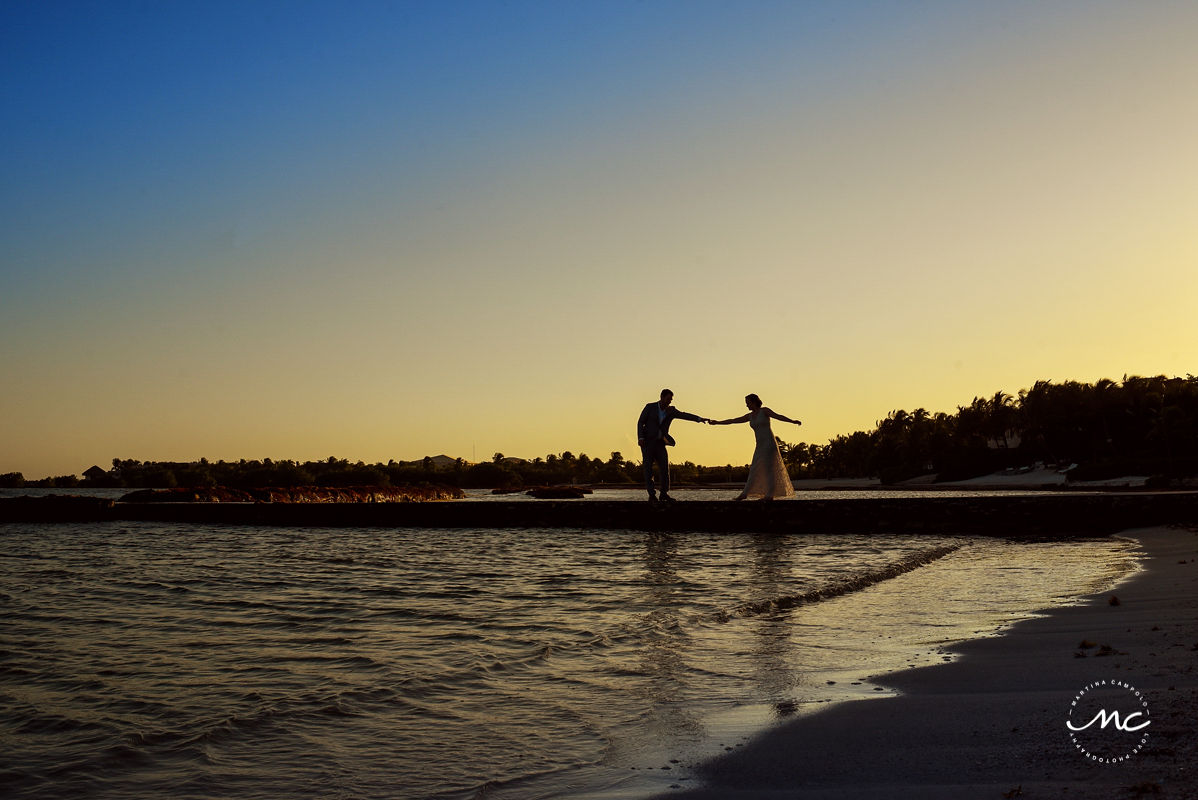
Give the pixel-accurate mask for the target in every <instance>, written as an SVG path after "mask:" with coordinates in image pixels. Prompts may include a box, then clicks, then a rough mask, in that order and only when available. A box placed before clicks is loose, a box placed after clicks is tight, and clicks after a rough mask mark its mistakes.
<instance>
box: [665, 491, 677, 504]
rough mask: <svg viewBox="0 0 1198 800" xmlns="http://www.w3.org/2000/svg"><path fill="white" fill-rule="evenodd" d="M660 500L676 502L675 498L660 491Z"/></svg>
mask: <svg viewBox="0 0 1198 800" xmlns="http://www.w3.org/2000/svg"><path fill="white" fill-rule="evenodd" d="M661 502H663V503H677V502H678V501H677V500H675V499H674V498H672V497H670V496H669V495H668V494H666V493H665V492H662V493H661Z"/></svg>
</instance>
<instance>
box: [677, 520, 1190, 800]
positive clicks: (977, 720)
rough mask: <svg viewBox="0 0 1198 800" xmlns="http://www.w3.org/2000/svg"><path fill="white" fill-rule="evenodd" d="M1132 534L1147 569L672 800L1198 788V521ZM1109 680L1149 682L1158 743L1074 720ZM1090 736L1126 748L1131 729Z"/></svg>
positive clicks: (902, 682) (705, 771)
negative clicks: (1087, 750)
mask: <svg viewBox="0 0 1198 800" xmlns="http://www.w3.org/2000/svg"><path fill="white" fill-rule="evenodd" d="M1124 535H1126V536H1129V537H1133V538H1135V539H1137V540H1139V541H1140V542H1141V544H1142V546H1143V548H1144V551H1145V557H1144V565H1145V569H1144V570H1143V571H1141V572H1138V573H1136V574H1135V575H1133V576H1131V577H1130V578H1129V579H1128V580H1127V581H1126V582H1124V583H1123V584H1122V585H1120V586H1119V587H1117V588H1116V589H1114V590H1112V591H1111V592H1107V593H1104V594H1101V595H1094V596H1092V597H1089V598H1086V600H1085V602H1084V603H1083V604H1082V605H1079V606H1071V607H1067V608H1060V609H1055V610H1053V611H1051V612H1050V613H1049V614H1048V616H1045V617H1039V618H1036V619H1031V620H1026V621H1024V622H1021V623H1019V624H1017V625H1015V626H1014V627H1013V628H1011V629H1010V630H1009V631H1008V632H1007V633H1006V634H1005V635H1003V636H1000V637H996V638H991V639H982V640H975V641H970V642H966V643H963V644H960V645H958V646H955V647H952V648H950V650H952V651H953V652H955V653H958V654H960V658H959V659H958V660H956V661H953V662H951V663H946V664H942V665H936V666H931V667H923V668H919V669H913V670H908V671H905V672H899V673H894V674H891V675H887V676H884V677H880V678H878V679H876V680H877V682H878V683H880V684H882V685H885V686H889V687H893V688H896V689H898V690H899V691H900V692H901V694H899V695H898V696H894V697H883V698H876V699H869V700H861V701H854V702H849V703H844V704H840V705H837V706H834V707H832V708H829V709H827V710H825V711H822V712H818V713H816V714H813V715H811V716H809V717H804V718H802V719H798V720H795V721H793V722H791V723H788V724H786V725H783V726H781V727H779V728H775V729H773V730H771V731H769V732H768V733H766V734H764V735H762V736H761V737H759V738H757V739H755V740H754V741H752V742H750V743H748V744H746V745H745V746H744V747H743V748H740V749H738V750H736V751H734V752H732V753H729V754H727V755H726V756H723V757H720V758H718V759H715V760H713V761H711V762H708V763H706V764H703V765H700V766H699V767H698V768H697V770H696V773H697V778H698V779H700V780H702V781H703V782H704V783H703V785H702V787H700V788H696V789H683V790H674V791H671V792H668V793H666V794H663V795H661V797H670V798H679V799H680V798H685V800H699V798H705V799H706V798H712V799H713V800H714V798H726V799H727V800H736V799H738V798H745V799H747V798H761V799H762V800H765V799H766V798H769V799H770V800H773V798H866V799H872V798H886V799H887V800H894V799H895V798H953V799H954V800H956V799H957V798H995V799H996V800H998V798H1004V797H1006V798H1096V799H1097V798H1102V800H1107V799H1108V798H1122V797H1127V798H1133V797H1154V798H1156V797H1159V798H1198V671H1195V666H1196V665H1198V532H1195V531H1194V530H1187V529H1181V528H1147V529H1141V530H1134V531H1128V532H1126V533H1125V534H1124ZM1112 596H1115V597H1117V599H1118V604H1112V603H1111V597H1112ZM1083 645H1084V646H1083ZM1104 646H1106V647H1105V648H1104ZM1079 653H1080V654H1084V657H1081V656H1079V655H1078V654H1079ZM1102 680H1106V681H1116V680H1117V681H1120V682H1121V683H1126V684H1128V685H1131V686H1134V688H1135V689H1137V690H1139V691H1141V692H1142V693H1143V697H1144V699H1145V700H1146V702H1147V703H1148V709H1149V713H1150V719H1151V725H1150V726H1149V727H1147V728H1145V731H1147V732H1149V733H1150V737H1149V739H1148V743H1147V744H1146V745H1145V746H1144V747H1143V749H1142V750H1141V751H1139V752H1137V753H1135V754H1134V755H1131V757H1129V758H1127V759H1126V760H1124V761H1121V762H1118V763H1097V762H1095V761H1093V760H1091V759H1089V758H1087V757H1086V756H1085V755H1083V754H1082V753H1081V752H1079V750H1078V749H1077V748H1076V747H1075V745H1074V743H1073V742H1072V741H1071V740H1070V733H1069V731H1068V730H1067V729H1066V726H1065V723H1066V720H1067V718H1068V716H1067V715H1068V714H1069V712H1070V704H1071V702H1072V701H1073V700H1074V699H1075V698H1076V697H1077V696H1078V693H1079V691H1080V690H1082V689H1083V688H1084V687H1086V686H1087V685H1090V684H1093V683H1095V682H1096V681H1102ZM1095 691H1096V692H1098V691H1104V692H1105V691H1114V692H1116V693H1117V694H1118V693H1122V692H1124V691H1126V690H1124V689H1121V688H1120V689H1110V690H1108V689H1105V688H1104V689H1102V690H1095ZM1092 696H1093V695H1092ZM1098 696H1102V695H1098ZM1137 721H1138V720H1137ZM1083 735H1084V736H1092V738H1091V739H1090V740H1089V742H1090V743H1091V744H1092V743H1094V742H1099V743H1100V747H1106V746H1107V744H1108V743H1109V746H1110V747H1111V748H1115V750H1112V751H1111V752H1115V751H1117V750H1119V749H1120V748H1123V747H1125V746H1126V745H1124V744H1122V743H1120V740H1119V739H1118V738H1117V737H1119V736H1123V737H1124V739H1125V740H1126V737H1128V736H1129V735H1130V734H1128V733H1123V732H1117V731H1115V730H1114V728H1113V727H1112V728H1109V729H1105V730H1100V729H1099V728H1098V727H1097V726H1094V727H1093V729H1092V730H1090V731H1088V732H1086V733H1084V734H1078V736H1083ZM1103 737H1108V738H1106V739H1104V738H1103Z"/></svg>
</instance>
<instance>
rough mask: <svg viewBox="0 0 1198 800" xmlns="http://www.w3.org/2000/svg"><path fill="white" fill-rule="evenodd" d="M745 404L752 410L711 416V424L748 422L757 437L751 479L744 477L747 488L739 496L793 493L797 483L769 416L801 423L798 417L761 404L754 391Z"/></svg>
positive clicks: (741, 497)
mask: <svg viewBox="0 0 1198 800" xmlns="http://www.w3.org/2000/svg"><path fill="white" fill-rule="evenodd" d="M745 406H746V407H747V408H748V409H749V413H748V414H745V415H744V416H743V417H736V418H735V419H721V420H712V421H711V424H712V425H735V424H736V423H738V422H747V423H749V427H750V428H752V429H753V435H754V436H755V437H756V438H757V447H756V448H755V449H754V450H753V463H752V464H750V465H749V479H748V480H747V481H745V490H744V491H743V492H741V493H740V495H739V496H738V497H737V498H736V499H737V500H744V499H746V498H749V497H760V498H761V499H762V500H773V499H774V498H776V497H793V496H794V493H795V489H794V486H793V485H792V484H791V482H790V476H789V475H787V474H786V465H785V464H783V463H782V453H781V452H780V451H779V450H778V442H777V441H776V440H775V439H774V432H773V431H772V430H771V429H770V418H771V417H772V418H774V419H776V420H780V421H781V422H791V423H794V424H795V425H802V424H803V423H801V422H799V421H798V420H797V419H791V418H790V417H784V416H782V415H781V414H776V413H774V412H773V411H771V410H770V409H768V408H766V407H765V406H763V405H762V404H761V398H760V397H758V396H757V395H755V394H750V395H746V396H745Z"/></svg>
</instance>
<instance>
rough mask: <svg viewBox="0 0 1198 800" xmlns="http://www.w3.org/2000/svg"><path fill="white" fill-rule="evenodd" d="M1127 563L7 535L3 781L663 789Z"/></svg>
mask: <svg viewBox="0 0 1198 800" xmlns="http://www.w3.org/2000/svg"><path fill="white" fill-rule="evenodd" d="M952 548H956V549H952ZM1133 551H1134V548H1133V547H1132V546H1131V545H1130V544H1128V543H1126V542H1122V541H1119V540H1113V539H1112V540H1103V541H1097V542H1070V543H1051V544H1015V543H1010V542H1000V541H993V540H970V539H964V538H954V537H912V536H801V535H751V534H707V533H645V532H632V531H562V530H516V529H512V530H487V531H432V530H372V529H360V530H356V529H350V530H346V529H336V530H328V529H284V528H269V529H252V528H242V527H220V526H186V525H162V524H150V523H111V524H104V525H87V526H76V525H50V526H36V525H7V526H0V611H2V612H3V614H2V615H0V641H2V642H3V647H2V648H0V772H3V774H4V779H5V784H6V791H7V792H9V794H10V795H11V796H14V797H30V798H32V797H45V796H66V795H72V796H78V797H80V798H88V797H122V798H125V797H128V798H151V797H153V798H157V797H163V796H180V795H186V796H189V797H196V798H204V797H239V798H258V797H261V798H275V797H280V796H285V797H314V798H315V797H329V796H338V795H340V796H352V797H355V798H372V797H378V798H395V797H413V798H417V797H437V798H472V797H475V796H476V795H477V794H478V793H479V792H480V791H483V790H484V789H485V792H486V796H487V797H493V798H517V797H520V798H522V797H529V796H538V797H588V796H591V797H598V796H610V795H611V793H612V792H615V793H623V794H625V795H626V796H641V795H647V794H649V793H651V792H652V791H654V790H657V789H661V788H664V787H665V786H668V785H671V784H674V783H680V784H685V782H686V780H687V774H686V766H687V764H688V763H691V762H693V761H694V760H695V759H698V758H702V757H705V756H708V755H711V754H713V753H715V752H718V751H719V750H720V749H721V748H722V747H727V746H733V745H735V743H736V742H737V741H739V740H740V739H741V738H742V737H744V736H747V735H749V734H750V733H751V732H752V731H753V730H755V729H756V727H757V726H760V725H763V724H767V723H768V722H770V721H771V720H773V719H776V718H777V717H778V716H779V715H784V714H790V713H804V712H805V711H807V710H809V709H812V708H815V707H818V706H819V705H820V704H822V703H826V702H829V701H833V700H842V699H846V698H852V697H859V696H863V695H869V694H870V693H871V692H872V691H873V689H874V687H873V686H872V685H870V684H869V683H868V682H867V681H865V680H863V679H865V678H867V677H868V676H869V675H872V674H875V673H877V672H880V671H883V670H892V669H896V668H901V667H903V666H906V665H907V664H912V663H930V662H933V661H936V660H939V659H940V658H941V655H940V653H939V650H940V648H941V647H942V646H943V645H944V644H945V643H946V642H949V641H953V640H956V639H960V638H965V637H968V636H973V635H977V633H978V632H982V633H990V632H992V631H993V630H995V629H996V628H998V627H1000V626H1001V625H1004V624H1008V623H1009V622H1010V621H1011V620H1013V619H1015V618H1018V617H1019V616H1021V615H1023V614H1026V613H1028V612H1029V611H1031V610H1032V609H1034V608H1037V607H1041V606H1045V605H1049V604H1052V603H1056V602H1061V601H1062V600H1064V599H1066V598H1068V597H1070V596H1073V595H1075V594H1078V593H1082V592H1089V591H1095V590H1098V589H1100V588H1102V587H1103V586H1104V585H1105V584H1106V583H1108V582H1110V581H1112V580H1114V579H1115V578H1116V577H1117V576H1118V575H1119V574H1121V572H1123V571H1126V570H1127V569H1129V568H1130V565H1131V564H1132V563H1133V560H1132V556H1133ZM946 552H947V553H948V554H947V555H944V553H946ZM927 553H933V554H934V555H935V556H937V557H938V558H937V559H936V560H934V561H932V562H931V563H930V564H929V565H928V566H923V567H920V568H918V569H911V570H910V571H907V572H905V573H903V574H900V575H898V576H897V577H893V578H890V579H888V580H883V581H881V582H877V583H873V584H872V585H869V586H868V587H865V588H860V589H859V590H856V591H850V592H847V593H842V594H838V595H837V596H834V597H830V598H828V599H822V600H818V601H816V600H814V597H815V594H816V592H817V590H820V589H821V587H842V588H843V587H844V586H845V585H846V581H849V582H850V583H851V579H853V578H854V577H860V576H869V575H880V574H883V573H886V572H887V570H890V568H892V567H893V566H894V565H896V564H906V563H914V560H918V558H919V557H920V556H921V555H922V554H927ZM939 556H942V557H939ZM891 571H893V570H891ZM853 585H855V584H853ZM795 597H804V598H808V600H809V602H805V603H804V604H802V605H798V606H797V607H793V608H786V607H785V603H781V602H780V601H782V600H786V599H787V598H795ZM829 681H833V683H829Z"/></svg>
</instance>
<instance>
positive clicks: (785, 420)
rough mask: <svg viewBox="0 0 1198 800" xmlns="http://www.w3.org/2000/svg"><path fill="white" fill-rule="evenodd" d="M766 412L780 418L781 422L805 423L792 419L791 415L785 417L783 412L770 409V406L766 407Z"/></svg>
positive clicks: (777, 418)
mask: <svg viewBox="0 0 1198 800" xmlns="http://www.w3.org/2000/svg"><path fill="white" fill-rule="evenodd" d="M766 413H768V414H769V415H770V416H771V417H773V418H774V419H776V420H779V421H781V422H793V423H794V424H795V425H802V424H803V423H801V422H799V421H798V420H797V419H791V418H790V417H784V416H782V415H781V414H778V413H775V412H774V411H772V410H771V409H768V408H767V409H766Z"/></svg>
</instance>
